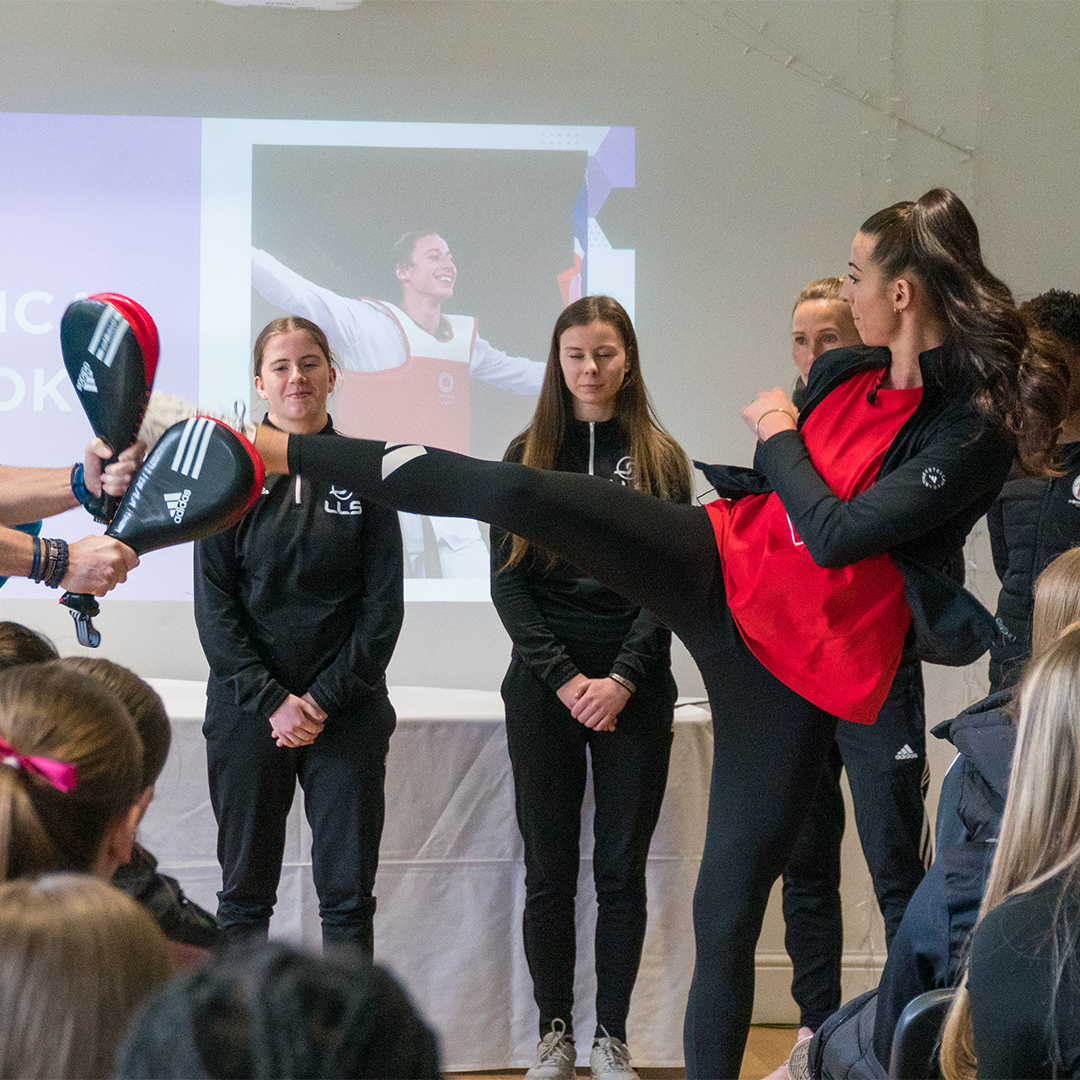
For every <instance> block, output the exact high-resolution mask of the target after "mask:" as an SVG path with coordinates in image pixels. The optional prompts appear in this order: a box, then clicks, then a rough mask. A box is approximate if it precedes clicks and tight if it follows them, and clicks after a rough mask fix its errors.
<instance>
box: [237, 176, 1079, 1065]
mask: <svg viewBox="0 0 1080 1080" xmlns="http://www.w3.org/2000/svg"><path fill="white" fill-rule="evenodd" d="M850 270H851V272H850V274H849V277H848V283H847V285H846V286H845V289H844V292H845V294H846V296H847V299H848V300H849V302H850V303H851V305H852V313H853V316H854V318H855V323H856V325H857V326H858V327H859V332H860V335H861V337H862V339H863V341H864V342H865V343H866V345H868V346H872V347H871V348H869V349H866V348H862V347H857V348H852V349H837V350H834V351H833V352H831V353H828V354H826V355H825V356H823V357H822V358H821V359H820V360H819V361H818V362H817V363H816V364H815V365H814V367H813V370H812V371H811V374H810V382H809V385H808V387H807V399H806V403H805V405H804V406H803V408H802V410H801V411H800V412H799V414H798V415H797V416H796V414H795V411H794V409H793V407H792V405H791V402H790V400H789V399H788V397H787V395H786V394H785V393H784V392H783V391H782V390H780V389H779V388H774V389H772V390H768V391H766V392H764V393H762V394H760V395H759V396H758V398H757V399H756V400H755V401H754V402H752V403H751V404H750V405H748V406H746V408H745V409H743V412H742V417H743V420H744V422H745V423H746V424H747V425H748V426H749V427H750V428H751V429H752V430H753V431H754V432H755V434H756V435H757V437H758V439H759V441H760V445H759V446H758V449H757V455H756V460H755V465H756V471H754V472H751V471H750V470H745V469H743V470H723V469H710V470H708V471H707V473H706V475H707V476H708V477H709V478H710V480H712V481H713V482H714V483H716V484H717V485H718V487H719V488H720V494H721V495H723V496H726V498H723V499H721V500H719V501H717V502H715V503H712V504H710V505H709V506H707V507H704V508H702V507H697V506H685V505H681V504H678V503H671V502H668V501H666V500H663V499H651V498H647V497H645V496H644V495H642V494H641V493H640V492H635V491H632V490H628V489H626V488H622V487H619V486H617V485H615V484H596V483H595V481H594V480H592V479H590V478H589V477H586V476H578V475H574V474H567V473H557V472H544V471H539V470H536V469H529V468H524V467H522V466H519V465H516V464H515V463H512V462H482V461H475V460H473V459H471V458H465V457H460V456H458V455H454V454H449V453H447V452H445V451H439V450H434V449H430V448H426V447H420V446H395V445H387V444H384V443H381V442H373V441H364V440H344V439H337V440H331V439H320V438H313V437H305V436H300V437H295V436H293V437H288V438H286V437H284V436H283V435H281V434H280V433H274V432H268V433H266V434H265V435H264V433H262V432H260V433H259V434H260V438H259V440H258V441H257V443H256V445H257V447H258V449H259V452H260V453H264V457H265V459H266V461H267V464H268V465H269V466H270V468H272V469H273V468H285V467H288V465H290V464H291V465H292V466H293V467H294V468H297V469H303V470H305V471H309V472H313V473H316V474H319V475H327V476H330V475H333V476H335V477H337V478H338V479H339V481H340V482H344V483H348V484H350V485H351V486H352V487H353V488H354V489H355V490H356V491H357V492H358V493H359V494H361V495H362V496H368V497H370V498H373V499H376V500H379V501H381V502H384V503H386V504H387V505H390V506H393V507H395V508H396V509H404V510H411V511H414V512H421V513H435V514H456V515H461V516H469V517H477V518H480V519H482V520H485V521H490V522H492V523H494V524H496V525H498V526H499V527H501V528H503V529H506V530H507V531H509V532H513V533H515V534H517V535H519V536H524V537H527V538H528V539H529V540H530V541H531V542H534V543H538V544H542V545H543V546H544V547H545V548H546V549H548V550H550V551H553V552H555V553H556V554H557V555H559V556H561V557H563V558H565V559H567V560H568V561H569V562H571V563H573V564H575V565H577V566H579V567H581V569H583V570H584V571H586V572H587V573H589V574H591V575H593V576H594V577H596V578H597V579H598V580H599V581H601V582H603V583H604V584H605V585H607V586H608V587H609V588H612V589H614V590H615V591H617V592H619V593H620V594H622V595H624V596H627V597H629V598H630V599H632V600H633V601H634V602H635V603H638V604H640V605H641V606H642V607H644V608H647V609H648V610H650V611H652V612H653V613H654V614H655V615H656V616H657V617H658V618H659V619H661V620H662V621H663V622H664V623H665V624H666V625H668V626H669V627H670V628H671V629H672V630H673V631H674V632H675V633H676V634H677V635H678V636H679V637H680V638H681V639H682V640H683V642H684V643H685V644H686V646H687V648H688V649H689V650H690V653H691V655H692V656H693V657H694V659H695V661H696V662H697V664H698V666H699V668H700V669H701V672H702V676H703V678H704V681H705V686H706V688H707V689H708V692H709V700H710V702H711V705H712V710H713V724H714V732H715V747H714V755H713V783H712V789H711V795H710V803H709V819H708V828H707V832H706V839H705V849H704V852H703V854H702V863H701V871H700V875H699V878H698V887H697V891H696V893H695V899H694V927H695V936H696V942H697V959H696V966H695V972H694V978H693V982H692V985H691V990H690V1001H689V1005H688V1008H687V1017H686V1026H685V1039H684V1045H685V1049H686V1068H687V1075H688V1076H689V1077H730V1076H737V1075H738V1072H739V1068H740V1065H741V1060H742V1052H743V1047H744V1045H745V1041H746V1035H747V1031H748V1029H749V1024H750V1016H751V1009H752V1005H753V981H754V946H755V943H756V941H757V937H758V934H759V932H760V929H761V923H762V919H763V917H764V914H765V907H766V904H767V901H768V897H769V892H770V889H771V886H772V883H773V882H774V881H775V880H776V878H777V877H778V876H779V875H780V872H781V870H782V869H783V867H784V864H785V863H786V861H787V859H788V856H789V854H790V853H791V850H792V847H793V845H794V843H795V840H796V838H797V836H798V832H799V829H800V826H801V824H802V821H803V818H804V816H805V814H806V810H807V807H808V805H809V803H810V801H811V799H812V798H813V794H814V789H815V786H816V784H817V781H818V777H819V775H820V772H821V766H822V762H823V760H824V756H825V752H826V749H827V747H828V745H829V743H830V741H831V739H832V738H833V733H834V731H835V728H836V724H837V722H838V719H839V720H846V721H855V722H859V723H870V722H872V721H873V719H874V717H875V716H876V715H877V712H878V710H879V708H880V706H881V702H882V700H883V699H884V697H885V695H886V693H887V691H888V688H889V684H890V682H891V681H892V678H893V675H894V673H895V671H896V667H897V664H898V663H899V660H900V655H901V652H902V651H903V649H904V646H905V642H907V643H908V645H909V646H910V650H911V652H912V654H913V655H918V656H920V657H921V658H924V659H931V660H935V661H937V662H940V661H942V660H950V661H951V662H953V663H956V662H966V661H967V660H969V659H974V658H975V657H976V656H978V655H979V654H980V653H981V652H983V651H985V648H986V646H987V643H988V639H989V637H990V636H991V635H992V633H993V622H992V619H990V618H989V615H988V613H987V612H986V611H985V609H983V608H982V607H981V606H979V605H977V604H976V603H975V602H974V599H973V598H972V597H970V596H969V595H968V594H967V593H965V592H964V591H963V589H962V587H961V586H960V585H958V584H957V583H956V581H954V580H953V579H952V578H950V577H949V576H948V574H947V573H946V572H945V571H946V570H947V569H948V568H949V567H950V566H952V565H954V564H955V562H956V560H957V559H958V557H959V554H960V549H961V547H962V545H963V542H964V538H965V537H966V536H967V534H968V532H969V531H970V529H971V528H972V526H973V525H974V523H975V522H976V521H977V520H978V519H979V518H980V517H981V516H982V515H983V514H984V513H985V512H986V509H987V507H988V506H989V505H990V503H991V501H992V500H993V498H994V496H995V495H996V494H997V492H998V490H999V489H1000V487H1001V484H1002V482H1003V481H1004V479H1005V476H1006V474H1007V472H1008V470H1009V466H1010V464H1011V462H1012V459H1013V456H1014V454H1015V453H1016V451H1017V444H1018V443H1019V450H1020V453H1021V455H1022V456H1023V457H1024V458H1025V460H1026V461H1028V462H1029V463H1031V465H1032V467H1037V466H1038V464H1039V463H1040V462H1049V461H1052V458H1053V450H1054V437H1055V434H1056V428H1057V426H1058V425H1059V424H1060V422H1061V419H1062V414H1063V404H1064V401H1065V397H1066V395H1065V377H1064V369H1063V367H1061V366H1059V365H1057V364H1056V363H1053V362H1051V361H1048V360H1045V359H1044V358H1043V357H1042V356H1041V355H1040V352H1039V349H1038V343H1037V342H1036V341H1035V340H1034V339H1033V338H1032V337H1031V336H1030V335H1029V334H1028V331H1027V328H1026V325H1025V323H1024V321H1023V319H1021V318H1020V316H1019V314H1018V313H1017V311H1016V309H1015V307H1013V305H1012V302H1011V299H1010V296H1009V292H1008V289H1007V288H1006V286H1005V285H1004V284H1002V283H1001V282H1000V281H999V280H998V279H997V278H995V277H994V276H993V275H992V274H990V272H989V270H987V268H986V266H985V264H984V263H983V260H982V256H981V254H980V250H979V242H978V229H977V228H976V227H975V223H974V221H973V220H972V218H971V215H970V214H969V213H968V211H967V208H966V207H965V206H964V204H963V203H962V202H961V201H960V199H959V198H957V196H956V195H954V194H953V193H952V192H950V191H945V190H943V189H935V190H933V191H930V192H927V194H926V195H924V196H923V197H922V198H921V199H919V201H918V202H916V203H911V202H905V203H897V204H896V205H895V206H892V207H889V208H887V209H886V210H884V211H881V212H880V213H879V214H875V215H874V216H873V217H871V218H870V219H868V220H867V221H866V222H865V223H864V225H863V226H862V228H861V229H860V230H859V232H858V234H857V235H856V237H855V240H854V242H853V244H852V253H851V261H850ZM909 630H910V633H909Z"/></svg>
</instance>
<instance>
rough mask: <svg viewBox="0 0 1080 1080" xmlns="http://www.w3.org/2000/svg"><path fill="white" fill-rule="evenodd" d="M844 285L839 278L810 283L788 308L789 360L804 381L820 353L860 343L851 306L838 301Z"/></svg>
mask: <svg viewBox="0 0 1080 1080" xmlns="http://www.w3.org/2000/svg"><path fill="white" fill-rule="evenodd" d="M843 284H844V279H843V278H838V277H829V278H819V279H818V280H817V281H811V282H810V284H809V285H807V286H805V287H804V288H803V290H802V291H801V292H800V293H799V295H798V297H797V298H796V300H795V306H794V307H793V308H792V309H791V359H792V360H793V361H794V363H795V366H796V367H797V368H798V369H799V374H800V375H801V376H802V377H803V378H804V379H805V378H807V376H808V375H809V374H810V368H811V365H812V364H813V363H814V361H815V360H816V359H817V358H818V357H819V356H820V355H821V354H822V353H823V352H828V351H829V350H830V349H841V348H844V347H845V346H849V345H861V344H862V338H861V337H859V331H858V329H857V328H856V326H855V320H854V319H853V318H852V316H851V305H850V304H849V303H848V302H847V301H846V300H841V299H840V287H841V286H842V285H843Z"/></svg>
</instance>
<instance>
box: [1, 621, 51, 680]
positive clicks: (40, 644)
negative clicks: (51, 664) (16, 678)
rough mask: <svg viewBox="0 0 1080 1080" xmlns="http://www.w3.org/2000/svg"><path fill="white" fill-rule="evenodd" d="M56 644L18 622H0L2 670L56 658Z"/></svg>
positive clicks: (41, 662)
mask: <svg viewBox="0 0 1080 1080" xmlns="http://www.w3.org/2000/svg"><path fill="white" fill-rule="evenodd" d="M58 655H59V653H57V651H56V646H55V645H53V643H52V642H51V641H50V640H49V639H48V638H47V637H46V636H45V635H44V634H39V633H38V632H37V631H36V630H31V629H30V628H29V627H28V626H23V625H22V623H17V622H0V670H3V669H5V668H9V667H18V666H19V665H20V664H43V663H45V661H46V660H55V659H56V658H57V656H58Z"/></svg>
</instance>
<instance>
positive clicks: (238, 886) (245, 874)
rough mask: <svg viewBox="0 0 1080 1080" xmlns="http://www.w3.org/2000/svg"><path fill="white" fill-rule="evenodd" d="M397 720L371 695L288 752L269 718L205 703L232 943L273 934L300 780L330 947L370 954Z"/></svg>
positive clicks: (385, 702) (222, 902)
mask: <svg viewBox="0 0 1080 1080" xmlns="http://www.w3.org/2000/svg"><path fill="white" fill-rule="evenodd" d="M395 722H396V718H395V715H394V708H393V706H392V705H391V704H390V699H389V698H388V697H387V696H386V694H385V693H383V694H372V695H371V696H370V697H369V698H368V699H366V700H365V701H364V702H363V704H362V705H361V706H360V707H358V708H357V709H355V710H354V711H352V712H351V713H347V714H337V715H334V716H331V717H328V718H327V721H326V726H325V727H324V728H323V730H322V731H321V732H320V733H319V735H318V737H317V738H316V739H315V741H314V742H313V743H312V744H311V745H310V746H299V747H287V746H284V747H283V746H277V745H276V744H275V743H274V737H273V732H272V731H271V730H270V724H269V723H268V722H267V721H266V720H261V719H259V717H257V716H256V715H255V714H254V713H251V712H248V711H246V710H244V709H240V708H237V707H236V706H235V705H233V703H232V702H231V701H222V700H219V699H216V698H209V699H208V700H207V705H206V720H205V721H204V723H203V734H204V735H205V736H206V762H207V772H208V777H209V781H210V801H211V803H212V805H213V807H214V815H215V816H216V818H217V822H218V862H220V864H221V875H222V889H221V892H219V893H218V917H219V918H220V919H221V922H222V924H223V926H224V927H225V931H226V933H227V934H228V935H229V937H230V938H242V937H251V936H255V937H263V938H265V937H266V934H267V931H268V930H269V927H270V916H271V914H272V913H273V910H274V903H275V901H276V899H277V887H278V881H279V879H280V877H281V863H282V858H283V855H284V851H285V821H286V818H287V817H288V814H289V808H290V807H291V806H292V803H293V798H294V796H295V794H296V782H297V780H298V779H299V781H300V786H301V787H302V788H303V790H304V810H305V812H306V814H307V819H308V823H309V824H310V825H311V870H312V876H313V878H314V882H315V892H316V895H317V896H318V897H319V915H320V918H321V920H322V937H323V943H324V944H329V943H331V942H350V943H352V944H354V945H356V946H357V947H359V948H360V949H362V950H364V951H365V952H367V953H368V955H371V954H372V952H373V949H374V940H375V938H374V925H373V922H374V918H375V897H374V896H373V895H372V891H373V889H374V886H375V871H376V870H377V869H378V865H379V840H380V838H381V837H382V828H383V817H384V798H383V786H384V780H385V778H386V754H387V751H388V749H389V746H390V735H391V733H392V732H393V730H394V725H395Z"/></svg>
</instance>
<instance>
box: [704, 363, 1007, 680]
mask: <svg viewBox="0 0 1080 1080" xmlns="http://www.w3.org/2000/svg"><path fill="white" fill-rule="evenodd" d="M942 357H943V350H941V349H931V350H929V351H927V352H924V353H922V354H920V356H919V366H920V368H921V370H922V378H923V392H922V396H921V398H920V400H919V404H918V406H917V408H916V409H915V411H914V412H913V413H912V415H911V416H910V417H909V418H908V419H907V421H906V422H905V423H904V425H903V427H901V429H900V430H899V432H897V434H896V437H895V438H894V439H893V441H892V443H891V444H890V446H889V449H888V450H887V451H886V453H885V457H884V460H883V461H882V463H881V470H880V472H879V473H878V477H877V480H876V481H875V483H874V484H872V485H871V486H870V487H869V488H867V489H866V490H865V491H863V492H861V493H860V494H858V495H856V496H855V497H854V498H852V499H849V500H847V501H845V500H843V499H839V498H837V496H835V495H834V494H833V493H832V491H831V490H830V488H829V486H828V484H826V483H825V481H824V480H822V478H821V476H820V475H819V474H818V472H817V470H816V469H815V468H814V464H813V462H812V461H811V460H810V455H809V454H808V453H807V450H806V447H805V446H804V445H803V441H802V438H801V437H800V435H799V432H798V431H781V432H779V433H778V434H776V435H774V436H773V437H772V438H770V439H769V440H767V441H766V442H764V443H761V444H759V446H758V448H757V452H756V454H755V456H754V466H755V467H754V468H753V469H739V468H733V467H730V466H715V465H701V464H700V463H697V462H695V464H697V465H698V467H699V468H700V469H701V470H702V471H703V472H704V474H705V476H706V477H707V478H708V480H709V482H710V483H711V484H712V485H713V486H714V487H715V488H716V489H717V494H718V495H720V496H721V497H723V498H740V497H742V496H744V495H753V494H761V493H763V492H768V491H775V492H776V493H777V495H779V497H780V501H781V502H782V503H783V504H784V509H785V510H786V511H787V513H788V516H789V517H790V518H791V523H792V525H793V527H794V528H795V529H796V531H797V532H798V534H799V537H800V538H801V539H802V541H803V543H805V544H806V549H807V551H809V552H810V555H811V557H812V558H813V560H814V562H816V563H817V564H818V565H819V566H824V567H837V566H849V565H851V564H852V563H854V562H858V561H859V560H860V559H865V558H867V557H868V556H870V555H876V554H878V553H879V552H882V551H887V552H888V553H889V554H890V555H891V556H892V558H893V561H894V562H896V564H897V566H898V567H899V569H900V571H901V573H902V574H903V576H904V597H905V599H906V600H907V602H908V606H909V607H910V608H911V614H912V628H913V635H912V638H911V639H910V640H911V643H912V649H911V650H909V655H913V656H915V657H917V658H919V659H923V660H929V661H931V662H933V663H939V664H954V665H964V664H968V663H971V662H972V661H973V660H975V659H977V658H978V657H979V656H981V655H982V654H983V653H984V652H985V651H986V650H987V648H988V647H989V645H990V641H991V639H992V638H993V636H994V633H995V625H994V620H993V617H992V616H991V615H990V613H989V612H988V611H987V610H986V609H985V608H984V607H983V606H982V605H981V604H980V603H979V602H978V601H977V600H976V599H975V598H974V597H973V596H971V595H970V593H967V592H966V591H965V590H964V589H963V588H962V586H961V585H960V584H959V583H958V582H957V581H956V580H955V576H956V574H955V568H956V567H957V565H958V563H960V557H961V552H962V549H963V546H964V540H965V539H966V538H967V535H968V533H969V532H970V531H971V529H972V527H973V526H974V524H975V523H976V522H977V521H978V520H979V518H981V517H982V516H983V514H985V513H986V511H987V509H988V508H989V506H990V504H991V503H992V502H993V500H994V497H995V496H996V495H997V493H998V492H999V491H1000V490H1001V485H1002V484H1003V483H1004V482H1005V478H1006V476H1007V475H1008V472H1009V468H1010V466H1011V464H1012V459H1013V457H1014V455H1015V452H1016V450H1015V445H1014V443H1013V441H1012V439H1010V438H1009V437H1008V435H1007V434H1006V433H1005V432H1004V431H1002V430H1000V429H998V428H995V427H992V426H991V425H989V424H987V423H986V421H985V420H984V419H983V417H982V416H980V415H979V413H978V412H977V410H976V409H975V407H974V405H972V403H971V393H972V389H973V388H972V387H965V388H946V386H945V379H944V372H943V367H942ZM889 360H890V355H889V350H888V349H885V348H869V347H867V346H856V347H853V348H845V349H833V350H831V351H830V352H827V353H823V354H822V355H821V356H819V357H818V359H817V360H816V361H815V362H814V366H813V367H812V368H811V369H810V379H809V383H808V385H807V392H806V402H805V404H804V405H803V408H802V410H801V412H800V413H799V427H800V428H801V427H802V425H803V423H805V421H806V418H807V417H808V416H809V415H810V414H811V413H812V412H813V411H814V409H815V408H816V407H817V405H818V404H819V403H820V402H821V401H822V400H823V399H824V398H825V397H826V396H827V395H828V394H829V393H830V392H831V391H832V390H834V389H835V388H836V387H837V386H839V385H840V384H841V383H842V382H844V381H845V380H847V379H848V378H850V377H851V376H852V375H855V374H858V373H859V372H862V371H867V370H872V369H874V368H882V369H884V368H886V367H887V365H888V363H889ZM960 565H962V564H960Z"/></svg>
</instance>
